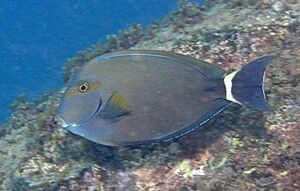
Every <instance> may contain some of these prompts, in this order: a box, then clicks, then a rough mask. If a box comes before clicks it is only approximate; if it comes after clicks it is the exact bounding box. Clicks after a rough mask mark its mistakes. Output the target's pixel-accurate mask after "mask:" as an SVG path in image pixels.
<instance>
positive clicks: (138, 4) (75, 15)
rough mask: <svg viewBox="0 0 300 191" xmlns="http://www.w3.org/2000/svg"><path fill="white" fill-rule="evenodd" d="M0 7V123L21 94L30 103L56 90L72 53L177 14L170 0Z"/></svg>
mask: <svg viewBox="0 0 300 191" xmlns="http://www.w3.org/2000/svg"><path fill="white" fill-rule="evenodd" d="M0 5H1V6H0V63H1V69H0V89H1V91H0V96H1V99H0V112H1V116H0V122H3V121H4V120H5V119H6V118H7V117H8V116H9V113H10V112H11V111H10V110H9V109H8V108H7V106H8V104H9V103H12V102H13V101H14V99H15V97H16V96H17V95H19V94H21V93H24V92H25V93H26V95H27V97H28V98H29V99H32V98H35V97H38V96H39V95H41V94H42V93H43V92H45V91H48V90H54V89H57V88H60V87H61V86H62V84H63V82H62V66H63V64H64V63H65V61H66V59H67V58H70V57H73V56H74V55H75V54H76V51H78V50H82V49H85V48H87V47H89V46H90V45H91V44H92V43H95V42H96V41H97V40H98V39H103V40H104V39H105V36H106V35H108V34H112V33H118V30H120V29H124V28H127V27H129V26H130V25H132V24H133V23H140V24H144V25H146V24H148V23H150V22H152V21H154V20H157V19H160V18H162V17H164V16H166V15H167V14H168V13H169V12H170V11H172V10H176V9H177V1H176V0H113V1H108V0H105V1H104V0H74V1H61V0H51V1H37V0H35V1H34V0H27V1H20V0H19V1H8V0H2V1H1V3H0Z"/></svg>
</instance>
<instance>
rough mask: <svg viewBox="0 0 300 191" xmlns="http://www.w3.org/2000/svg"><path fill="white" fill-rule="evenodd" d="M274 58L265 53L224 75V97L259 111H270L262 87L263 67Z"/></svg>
mask: <svg viewBox="0 0 300 191" xmlns="http://www.w3.org/2000/svg"><path fill="white" fill-rule="evenodd" d="M274 58H275V56H274V55H267V56H263V57H261V58H258V59H256V60H253V61H251V62H250V63H249V64H247V65H246V66H244V67H243V68H242V69H240V70H238V71H235V72H232V73H230V74H228V75H226V76H225V77H224V83H225V86H226V99H227V100H230V101H233V102H236V103H239V104H241V105H245V106H248V107H251V108H254V109H258V110H261V111H271V110H272V107H271V106H270V105H269V104H268V103H267V101H266V96H265V93H264V89H263V86H264V85H263V83H264V74H265V69H266V67H267V65H268V64H270V63H271V62H272V60H273V59H274Z"/></svg>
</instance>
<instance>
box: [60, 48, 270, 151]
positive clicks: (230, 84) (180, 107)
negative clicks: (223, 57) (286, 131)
mask: <svg viewBox="0 0 300 191" xmlns="http://www.w3.org/2000/svg"><path fill="white" fill-rule="evenodd" d="M273 57H274V56H264V57H261V58H259V59H256V60H254V61H252V62H251V63H249V64H248V65H246V66H245V67H243V68H242V69H241V70H238V71H235V72H232V73H230V74H227V73H226V71H224V70H223V69H221V68H219V67H217V66H215V65H211V64H209V63H207V62H204V61H201V60H196V59H194V58H191V57H187V56H183V55H179V54H174V53H170V52H163V51H123V52H116V53H112V54H106V55H102V56H99V57H97V58H95V59H93V60H91V61H90V62H88V63H86V64H85V65H84V67H83V68H82V70H81V71H80V72H79V74H78V75H77V77H76V78H75V79H74V80H73V82H72V83H71V85H70V86H69V88H68V89H67V90H66V93H65V96H64V98H63V99H62V101H61V104H60V107H59V109H58V116H59V117H60V118H61V119H62V121H63V123H64V125H63V126H64V127H65V128H66V129H68V130H69V131H71V132H72V133H74V134H77V135H80V136H82V137H84V138H86V139H89V140H91V141H94V142H97V143H100V144H104V145H130V144H134V143H143V142H148V141H154V140H168V139H171V138H174V137H175V138H177V137H179V136H182V135H184V134H187V133H188V132H190V131H192V130H194V129H195V128H197V127H199V126H202V125H203V124H205V123H206V122H207V121H208V120H210V119H211V118H213V117H214V116H216V115H217V114H218V113H220V112H221V111H222V110H223V109H224V108H226V107H227V106H228V105H229V104H230V103H231V102H237V103H240V104H242V105H246V106H249V107H252V108H255V109H259V110H262V111H267V110H270V107H269V105H268V104H267V103H266V101H265V95H264V92H263V88H262V86H263V78H264V71H265V68H266V66H267V65H268V64H269V63H270V62H271V61H272V60H273Z"/></svg>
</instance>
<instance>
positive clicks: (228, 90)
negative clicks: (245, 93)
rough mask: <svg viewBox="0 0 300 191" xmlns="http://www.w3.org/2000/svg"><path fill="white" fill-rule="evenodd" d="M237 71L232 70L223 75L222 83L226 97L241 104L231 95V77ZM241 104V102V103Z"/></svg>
mask: <svg viewBox="0 0 300 191" xmlns="http://www.w3.org/2000/svg"><path fill="white" fill-rule="evenodd" d="M237 72H238V71H234V72H232V73H230V74H228V75H226V76H225V77H224V84H225V88H226V99H227V100H229V101H232V102H235V103H238V104H241V103H240V102H239V101H237V100H236V99H234V97H233V95H232V79H233V78H234V76H235V74H236V73H237ZM241 105H242V104H241Z"/></svg>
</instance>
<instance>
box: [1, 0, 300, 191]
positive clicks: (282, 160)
mask: <svg viewBox="0 0 300 191" xmlns="http://www.w3.org/2000/svg"><path fill="white" fill-rule="evenodd" d="M299 10H300V2H299V1H297V0H258V1H257V0H255V1H254V0H253V1H251V0H248V1H244V0H209V1H206V2H204V3H203V2H200V1H171V0H170V1H169V0H168V1H167V0H166V1H158V0H149V1H137V0H127V1H121V0H120V1H111V2H109V1H80V0H78V1H74V2H72V3H67V2H63V1H51V2H50V1H49V2H43V1H40V2H38V3H37V2H35V1H27V2H12V1H1V8H0V15H1V17H0V18H1V23H0V26H1V27H0V46H1V51H0V54H1V56H0V59H1V60H0V61H1V66H2V69H1V70H0V79H1V80H0V82H1V83H0V87H1V99H0V100H1V103H0V108H1V113H2V115H1V121H2V122H3V125H1V128H0V156H1V157H0V177H1V178H0V186H1V187H0V190H17V191H18V190H101V191H103V190H120V191H123V190H128V191H135V190H163V191H165V190H166V191H173V190H300V87H299V81H300V57H299V55H300V25H299V24H300V12H299ZM170 11H172V12H170ZM157 19H159V20H157ZM154 20H156V21H155V22H153V21H154ZM134 23H137V24H134ZM120 29H122V30H121V31H119V30H120ZM106 35H108V36H106ZM124 49H153V50H168V51H173V52H176V53H179V54H184V55H189V56H192V57H195V58H198V59H202V60H205V61H207V62H209V63H211V64H216V65H219V66H221V67H222V68H224V69H226V70H228V69H232V68H234V69H238V68H240V67H241V66H243V65H245V64H246V63H248V62H249V61H250V60H253V59H255V58H257V57H259V56H262V55H265V54H271V53H276V54H278V58H277V59H276V61H275V62H274V64H272V65H271V66H270V67H268V69H267V72H266V81H265V90H266V95H267V98H268V100H269V102H270V103H271V105H272V106H273V107H274V112H269V113H261V112H258V111H253V110H250V109H247V108H244V107H240V106H237V105H232V106H230V107H229V108H228V109H226V111H225V112H224V113H222V114H221V115H219V116H218V117H217V118H216V119H215V120H213V121H211V122H209V124H208V125H207V126H206V128H203V129H199V130H196V131H194V132H192V133H190V134H188V135H186V136H184V137H181V138H179V139H175V140H172V141H170V142H166V143H154V144H147V145H140V146H132V147H105V146H102V145H98V144H95V143H92V142H89V141H87V140H85V139H82V138H79V137H77V136H75V135H72V134H71V133H68V132H67V131H65V130H64V129H62V128H61V124H60V122H58V121H57V119H56V118H55V112H56V109H57V106H58V103H59V101H60V97H61V96H62V93H63V91H64V90H65V87H66V85H67V84H68V82H69V81H70V79H71V78H72V77H73V76H74V75H75V74H76V72H77V71H79V70H80V67H81V66H82V65H84V64H85V63H86V62H87V61H88V60H90V59H91V58H94V57H96V56H99V55H101V54H104V53H108V52H113V51H117V50H124ZM45 92H48V93H45ZM21 93H26V94H27V95H28V96H18V97H17V99H16V100H15V98H14V97H15V96H17V95H19V94H21ZM32 98H34V99H32ZM12 102H14V103H12ZM9 103H12V104H10V109H11V110H12V112H10V111H9V110H8V108H7V105H8V104H9ZM9 113H12V114H11V115H9ZM7 116H8V120H7V121H5V118H7Z"/></svg>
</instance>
